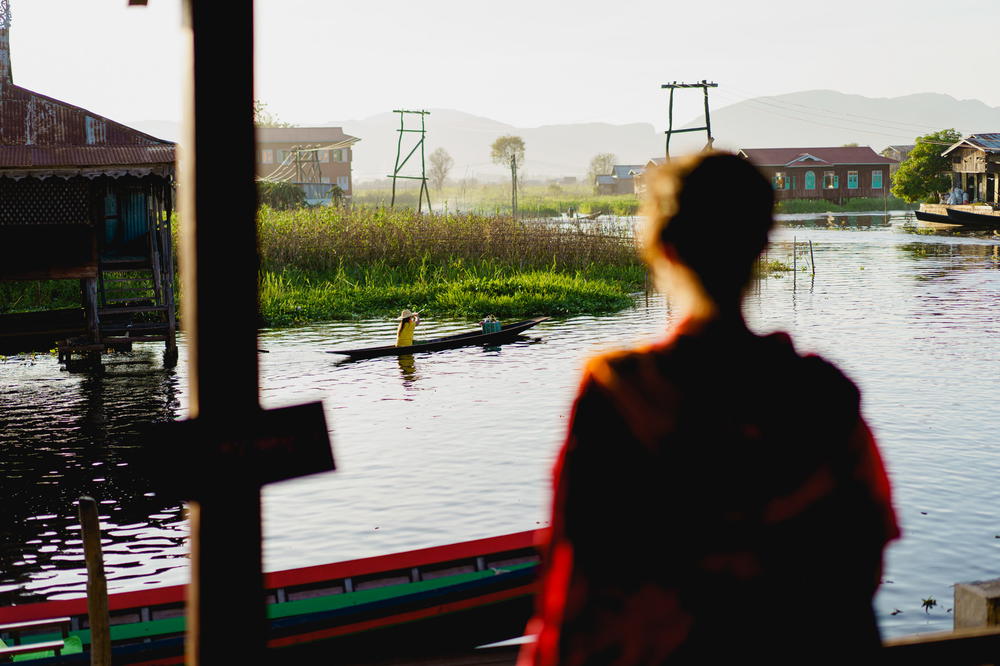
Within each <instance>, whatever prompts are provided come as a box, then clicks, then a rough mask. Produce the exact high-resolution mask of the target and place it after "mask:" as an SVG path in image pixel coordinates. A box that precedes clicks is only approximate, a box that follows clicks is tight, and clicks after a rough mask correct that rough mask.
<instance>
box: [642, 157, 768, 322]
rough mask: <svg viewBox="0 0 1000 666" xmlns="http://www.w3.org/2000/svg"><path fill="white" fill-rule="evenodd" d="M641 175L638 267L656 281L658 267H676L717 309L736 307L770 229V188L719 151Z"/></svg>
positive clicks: (750, 168) (742, 163)
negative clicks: (641, 226)
mask: <svg viewBox="0 0 1000 666" xmlns="http://www.w3.org/2000/svg"><path fill="white" fill-rule="evenodd" d="M645 177H646V200H645V202H644V204H643V210H642V212H643V215H644V216H645V218H646V221H645V229H644V237H643V239H642V240H643V254H644V258H645V260H646V263H647V264H649V266H650V267H651V268H652V269H653V270H654V271H655V272H656V273H657V275H658V276H659V277H663V273H664V270H663V269H664V267H665V266H666V265H668V264H676V263H680V264H683V266H685V267H687V268H688V269H690V271H691V272H692V273H693V274H694V276H695V277H696V278H697V280H698V282H700V284H701V286H702V287H703V288H704V291H705V293H706V295H707V296H708V297H709V298H711V299H712V300H713V301H715V302H716V303H717V304H718V305H720V306H724V307H725V306H731V305H734V304H738V303H739V300H740V296H741V294H742V291H743V287H744V286H745V284H746V283H747V281H748V280H749V278H750V272H751V270H752V269H753V264H754V261H755V260H756V259H757V257H758V256H759V255H760V253H761V251H762V250H763V249H764V246H765V245H766V244H767V235H768V232H769V231H770V230H771V226H772V224H773V218H772V210H773V208H774V191H773V190H772V189H771V185H770V183H768V181H767V179H766V178H764V176H763V175H761V173H760V172H759V171H757V169H756V168H755V167H754V166H753V165H752V164H750V163H749V162H748V161H746V160H744V159H741V158H739V157H736V156H735V155H732V154H729V153H720V152H710V153H699V154H697V155H691V156H688V157H683V158H678V159H675V160H672V161H670V162H669V163H667V164H665V165H663V166H660V167H657V168H656V169H651V170H650V171H647V172H646V176H645ZM667 287H668V288H669V287H670V285H667Z"/></svg>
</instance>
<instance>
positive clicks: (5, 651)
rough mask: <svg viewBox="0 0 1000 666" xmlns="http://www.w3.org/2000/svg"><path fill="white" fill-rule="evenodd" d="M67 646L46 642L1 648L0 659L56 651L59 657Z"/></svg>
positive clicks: (60, 643)
mask: <svg viewBox="0 0 1000 666" xmlns="http://www.w3.org/2000/svg"><path fill="white" fill-rule="evenodd" d="M63 647H65V644H64V643H63V642H62V641H46V642H44V643H26V644H24V645H13V646H11V647H5V648H0V657H14V656H16V655H19V654H31V653H32V652H47V651H49V650H55V652H56V655H57V656H58V655H59V654H60V653H61V652H62V649H63Z"/></svg>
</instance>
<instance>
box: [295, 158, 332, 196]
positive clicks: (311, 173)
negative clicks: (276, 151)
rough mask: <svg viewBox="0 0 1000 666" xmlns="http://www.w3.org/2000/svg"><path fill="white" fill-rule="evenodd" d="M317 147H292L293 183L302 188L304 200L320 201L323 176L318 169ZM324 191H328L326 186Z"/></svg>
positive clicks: (323, 193) (322, 193) (322, 192)
mask: <svg viewBox="0 0 1000 666" xmlns="http://www.w3.org/2000/svg"><path fill="white" fill-rule="evenodd" d="M318 148H319V146H318V145H313V146H292V165H293V166H294V167H295V176H294V177H293V178H294V179H293V181H292V182H294V183H295V184H296V185H298V186H299V187H301V188H302V191H303V193H305V195H306V199H322V198H323V196H324V195H325V194H326V193H325V192H324V191H323V190H324V187H323V174H322V172H320V169H319V150H318ZM325 189H327V190H328V189H329V186H327V187H326V188H325Z"/></svg>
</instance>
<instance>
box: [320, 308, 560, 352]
mask: <svg viewBox="0 0 1000 666" xmlns="http://www.w3.org/2000/svg"><path fill="white" fill-rule="evenodd" d="M546 319H548V317H535V318H534V319H525V320H524V321H519V322H516V323H513V324H504V326H503V327H502V328H501V329H500V330H499V331H497V332H496V333H483V332H482V330H479V329H477V330H475V331H470V332H468V333H458V334H457V335H446V336H445V337H443V338H434V339H433V340H424V341H422V342H414V343H413V344H412V345H409V346H406V347H397V346H396V345H383V346H381V347H365V348H362V349H333V350H330V351H328V352H327V354H343V355H344V356H350V357H351V358H375V357H376V356H400V355H402V354H416V353H418V352H429V351H441V350H442V349H454V348H456V347H470V346H474V345H498V344H502V343H504V342H510V341H511V340H513V339H514V338H516V337H517V336H519V335H521V334H522V333H524V332H525V331H527V330H528V329H529V328H531V327H532V326H534V325H536V324H538V323H540V322H543V321H545V320H546Z"/></svg>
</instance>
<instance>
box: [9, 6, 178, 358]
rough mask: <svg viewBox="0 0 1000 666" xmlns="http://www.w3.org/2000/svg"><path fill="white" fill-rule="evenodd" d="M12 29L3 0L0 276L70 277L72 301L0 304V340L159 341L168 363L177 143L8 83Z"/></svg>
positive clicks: (68, 347) (36, 344) (74, 343)
mask: <svg viewBox="0 0 1000 666" xmlns="http://www.w3.org/2000/svg"><path fill="white" fill-rule="evenodd" d="M9 28H10V13H9V8H8V3H7V2H6V1H4V2H2V3H0V280H56V279H72V280H79V284H80V293H81V307H80V308H75V309H71V310H61V311H50V312H48V313H30V314H21V315H17V314H14V315H10V314H7V315H0V346H2V347H5V348H7V349H8V350H11V349H12V348H13V350H14V351H26V350H28V349H31V348H34V349H38V348H43V349H49V348H51V346H52V344H53V343H54V342H58V343H59V346H60V352H61V355H65V356H66V357H67V358H68V355H69V354H71V353H74V352H83V353H86V354H89V355H90V356H91V358H94V356H95V355H99V354H100V352H101V351H102V350H104V349H107V348H116V347H117V348H129V347H130V346H131V344H132V342H136V341H162V342H165V343H166V354H165V357H164V358H165V360H166V361H167V362H168V363H172V362H174V360H175V359H176V346H175V340H174V338H175V316H174V296H173V274H174V271H173V256H172V255H173V253H172V250H171V234H170V215H171V211H172V206H173V204H172V200H173V184H174V144H172V143H170V142H168V141H163V140H160V139H157V138H155V137H152V136H149V135H147V134H144V133H142V132H139V131H136V130H133V129H131V128H129V127H126V126H124V125H121V124H119V123H116V122H114V121H112V120H109V119H107V118H104V117H102V116H99V115H97V114H96V113H91V112H90V111H87V110H86V109H81V108H79V107H76V106H73V105H71V104H67V103H65V102H61V101H59V100H56V99H53V98H51V97H46V96H45V95H40V94H38V93H35V92H32V91H30V90H26V89H24V88H21V87H19V86H16V85H14V82H13V78H12V76H11V62H10V46H9ZM44 345H48V346H44ZM19 346H21V348H20V349H18V347H19ZM98 358H99V356H98Z"/></svg>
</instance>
